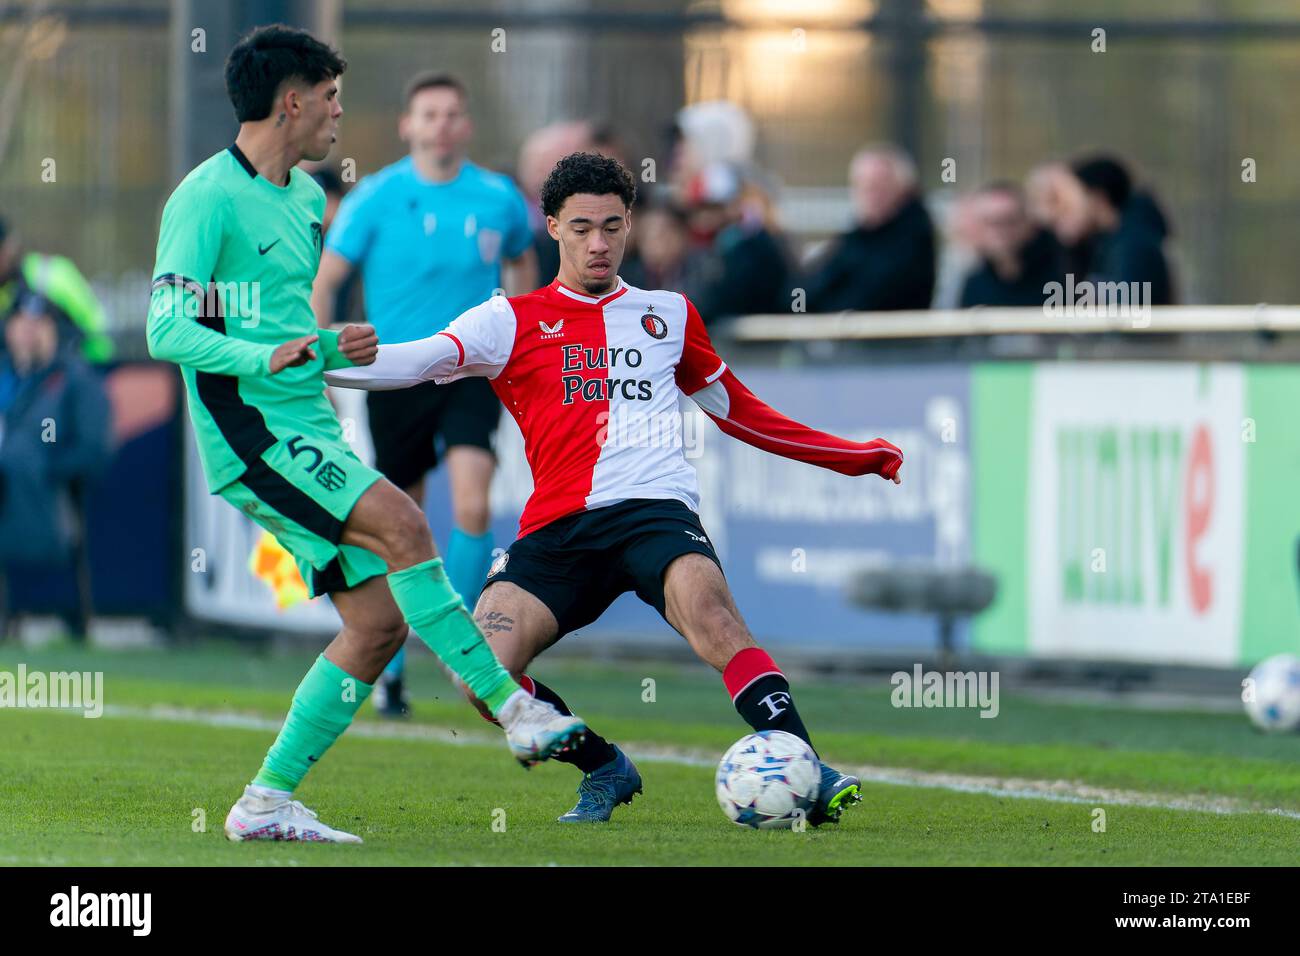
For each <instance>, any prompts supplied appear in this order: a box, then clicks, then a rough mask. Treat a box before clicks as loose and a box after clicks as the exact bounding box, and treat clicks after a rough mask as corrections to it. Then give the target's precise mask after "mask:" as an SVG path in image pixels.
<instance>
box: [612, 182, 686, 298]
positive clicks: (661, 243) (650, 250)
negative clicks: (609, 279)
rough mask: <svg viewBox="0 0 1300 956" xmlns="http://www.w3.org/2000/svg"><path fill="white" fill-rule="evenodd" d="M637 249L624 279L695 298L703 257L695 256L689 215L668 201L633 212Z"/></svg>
mask: <svg viewBox="0 0 1300 956" xmlns="http://www.w3.org/2000/svg"><path fill="white" fill-rule="evenodd" d="M632 232H633V233H635V234H636V236H637V245H636V251H635V252H634V253H633V254H632V255H631V256H630V257H628V258H626V259H624V261H623V268H622V269H621V270H619V274H620V275H622V277H623V281H624V282H626V283H628V284H629V285H633V286H636V287H637V288H638V289H671V290H672V291H674V292H681V293H682V294H683V295H685V296H686V297H687V298H688V299H691V300H692V301H694V300H695V299H696V298H697V297H698V296H699V294H700V289H701V287H702V282H703V278H704V276H703V268H702V267H703V266H704V263H705V259H704V257H702V256H697V255H691V254H690V251H691V242H690V233H689V232H688V230H687V224H686V214H685V213H684V212H682V210H680V209H678V208H677V207H676V206H672V205H668V204H664V203H661V204H658V205H650V206H647V207H646V208H645V209H640V210H638V211H636V212H634V213H633V214H632Z"/></svg>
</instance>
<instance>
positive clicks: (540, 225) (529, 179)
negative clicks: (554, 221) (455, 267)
mask: <svg viewBox="0 0 1300 956" xmlns="http://www.w3.org/2000/svg"><path fill="white" fill-rule="evenodd" d="M605 135H606V136H607V138H610V139H612V134H610V133H608V131H606V133H605ZM593 139H594V132H593V130H592V126H591V124H590V123H588V122H586V121H585V120H575V121H572V122H563V123H552V124H551V125H549V126H543V127H542V128H541V129H539V130H537V131H536V132H534V133H532V134H530V135H529V136H528V138H527V139H525V140H524V143H523V145H522V146H521V147H520V148H519V177H518V178H519V188H520V190H521V191H522V192H523V194H524V199H525V201H526V202H527V204H528V228H529V229H530V230H531V231H532V234H533V251H534V252H535V253H536V255H537V278H538V280H539V281H541V282H543V283H547V282H550V281H551V280H552V279H554V278H555V277H556V276H557V275H558V274H559V272H560V247H559V245H558V244H557V243H556V241H555V240H554V239H552V238H551V236H550V234H549V233H548V232H547V231H546V217H545V216H543V215H542V208H541V207H542V201H541V192H542V183H544V182H545V181H546V177H547V176H549V175H550V174H551V170H552V169H554V168H555V164H556V163H558V162H559V161H560V160H561V159H563V158H564V157H565V156H568V155H569V154H570V153H581V152H587V151H590V150H591V149H592V148H593V146H594V143H593Z"/></svg>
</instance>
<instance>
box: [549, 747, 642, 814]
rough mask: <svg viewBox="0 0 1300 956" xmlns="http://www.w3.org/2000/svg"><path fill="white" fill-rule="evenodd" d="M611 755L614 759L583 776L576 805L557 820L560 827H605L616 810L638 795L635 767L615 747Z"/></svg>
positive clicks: (638, 786) (625, 755)
mask: <svg viewBox="0 0 1300 956" xmlns="http://www.w3.org/2000/svg"><path fill="white" fill-rule="evenodd" d="M614 753H615V754H616V755H617V756H615V757H614V759H613V760H611V761H610V762H609V763H607V764H605V765H604V766H603V767H597V768H596V769H595V770H593V771H592V772H591V773H588V774H583V777H582V782H581V783H579V784H578V805H577V806H576V807H574V808H573V809H572V810H570V811H569V812H568V813H566V814H564V816H562V817H559V818H558V819H559V822H560V823H608V822H609V818H610V815H611V814H612V813H613V812H614V808H615V807H616V806H618V805H619V804H620V803H631V802H632V795H633V794H635V793H640V792H641V774H639V773H638V772H637V769H636V766H635V765H634V764H633V763H632V761H630V760H628V759H627V754H625V753H623V751H621V750H619V749H618V748H617V747H615V748H614Z"/></svg>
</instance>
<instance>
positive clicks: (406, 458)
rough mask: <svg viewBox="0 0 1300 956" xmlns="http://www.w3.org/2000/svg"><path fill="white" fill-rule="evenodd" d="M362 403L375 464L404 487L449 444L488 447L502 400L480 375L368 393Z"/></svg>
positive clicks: (434, 464)
mask: <svg viewBox="0 0 1300 956" xmlns="http://www.w3.org/2000/svg"><path fill="white" fill-rule="evenodd" d="M366 408H367V410H368V412H369V414H370V437H371V439H372V440H373V441H374V444H375V468H376V469H378V470H379V471H380V473H382V474H383V476H384V477H385V478H387V479H388V480H389V481H391V482H392V483H393V484H395V485H397V487H399V488H409V487H410V486H411V485H413V484H415V483H416V482H417V481H419V480H420V479H421V478H423V477H424V476H425V475H426V474H427V473H428V472H430V471H432V470H433V469H434V468H436V467H437V466H438V459H439V456H440V455H441V454H444V453H445V452H446V450H447V449H448V448H453V447H455V446H456V445H470V446H472V447H474V448H482V449H485V450H486V451H489V452H490V451H492V438H493V436H494V435H495V434H496V430H497V423H498V422H499V421H500V419H501V402H500V401H499V400H498V399H497V396H496V393H495V392H493V391H492V386H491V384H489V382H488V380H487V379H485V378H463V379H461V380H460V381H458V382H452V383H451V384H450V385H438V384H435V383H434V382H422V383H421V384H419V385H412V386H411V387H410V388H398V389H393V390H392V391H386V392H370V393H368V394H367V396H366Z"/></svg>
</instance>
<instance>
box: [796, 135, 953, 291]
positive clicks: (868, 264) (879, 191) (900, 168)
mask: <svg viewBox="0 0 1300 956" xmlns="http://www.w3.org/2000/svg"><path fill="white" fill-rule="evenodd" d="M849 192H850V198H851V200H852V204H853V214H854V219H855V220H856V225H855V226H854V228H853V229H851V230H850V231H848V232H846V233H844V234H843V235H841V236H840V237H839V238H838V239H836V240H835V241H834V242H833V244H832V246H831V250H830V252H829V253H827V254H825V255H824V256H823V257H822V258H821V260H820V262H818V263H816V264H814V266H813V268H812V271H811V275H810V276H809V277H808V280H807V290H808V311H810V312H837V311H840V310H842V309H848V310H851V311H858V310H878V309H928V308H929V307H930V300H931V298H932V296H933V295H934V280H935V238H934V225H933V223H932V222H931V221H930V214H929V213H928V212H926V209H925V205H924V204H923V203H922V202H921V197H920V195H919V192H918V190H917V178H916V167H915V165H913V163H912V161H911V160H910V159H909V158H908V157H907V156H906V154H904V153H903V152H902V151H901V150H899V149H897V148H895V147H892V146H879V147H869V148H867V149H863V150H861V151H860V152H858V154H857V155H856V156H854V157H853V161H852V162H851V163H850V165H849Z"/></svg>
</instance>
